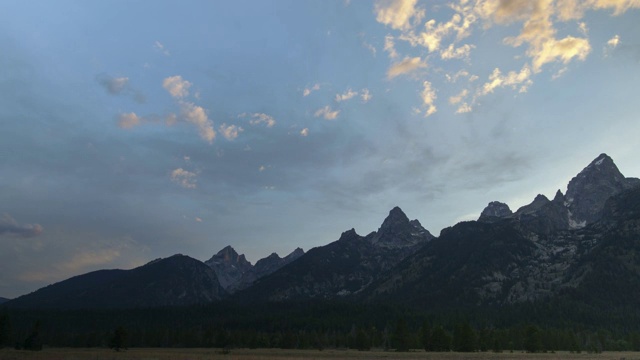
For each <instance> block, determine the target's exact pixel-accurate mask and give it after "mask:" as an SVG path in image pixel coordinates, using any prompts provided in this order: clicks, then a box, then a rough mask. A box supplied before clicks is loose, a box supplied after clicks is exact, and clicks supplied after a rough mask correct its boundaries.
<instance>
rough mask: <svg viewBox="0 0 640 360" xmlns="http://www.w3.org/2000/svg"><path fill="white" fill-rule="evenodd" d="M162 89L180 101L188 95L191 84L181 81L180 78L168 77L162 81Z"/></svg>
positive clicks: (177, 76)
mask: <svg viewBox="0 0 640 360" xmlns="http://www.w3.org/2000/svg"><path fill="white" fill-rule="evenodd" d="M162 87H164V88H165V90H167V91H168V92H169V94H171V96H173V97H174V98H176V99H182V98H184V97H186V96H188V95H189V88H190V87H191V83H190V82H188V81H186V80H183V79H182V76H180V75H176V76H170V77H168V78H166V79H164V81H162Z"/></svg>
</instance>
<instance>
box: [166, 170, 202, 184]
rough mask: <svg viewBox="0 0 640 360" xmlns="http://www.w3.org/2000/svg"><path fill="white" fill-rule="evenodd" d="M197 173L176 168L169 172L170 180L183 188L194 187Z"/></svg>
mask: <svg viewBox="0 0 640 360" xmlns="http://www.w3.org/2000/svg"><path fill="white" fill-rule="evenodd" d="M197 176H198V175H197V174H196V173H193V172H191V171H187V170H184V169H183V168H177V169H175V170H173V171H172V172H171V181H173V182H174V183H176V184H178V185H180V186H182V187H183V188H185V189H195V188H196V182H197V179H196V177H197Z"/></svg>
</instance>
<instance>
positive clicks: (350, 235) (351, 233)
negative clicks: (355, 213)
mask: <svg viewBox="0 0 640 360" xmlns="http://www.w3.org/2000/svg"><path fill="white" fill-rule="evenodd" d="M359 238H361V236H360V235H358V233H357V232H356V229H353V228H352V229H351V230H347V231H345V232H343V233H342V234H341V235H340V238H339V239H338V241H347V240H354V239H359Z"/></svg>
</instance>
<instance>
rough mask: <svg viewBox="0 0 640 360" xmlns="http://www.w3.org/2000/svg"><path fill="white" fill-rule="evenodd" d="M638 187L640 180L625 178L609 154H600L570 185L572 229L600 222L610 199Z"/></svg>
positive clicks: (566, 197)
mask: <svg viewBox="0 0 640 360" xmlns="http://www.w3.org/2000/svg"><path fill="white" fill-rule="evenodd" d="M638 185H640V179H636V178H625V177H624V175H622V173H620V171H619V170H618V167H617V166H616V164H615V163H614V162H613V160H612V159H611V158H610V157H609V156H608V155H607V154H600V156H598V157H597V158H596V159H595V160H593V161H592V162H591V163H590V164H589V165H588V166H587V167H586V168H584V170H582V171H581V172H580V173H579V174H578V175H576V176H575V177H574V178H573V179H571V181H570V182H569V186H568V187H567V194H566V196H565V199H564V200H565V206H566V207H567V209H568V210H569V222H570V224H571V226H572V227H574V228H578V227H584V226H585V225H587V224H589V223H592V222H594V221H596V220H598V219H599V218H600V216H601V212H602V208H603V206H604V203H605V201H607V199H609V198H610V197H611V196H613V195H615V194H618V193H620V192H621V191H623V190H628V189H631V188H633V187H635V186H638Z"/></svg>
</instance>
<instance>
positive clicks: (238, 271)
mask: <svg viewBox="0 0 640 360" xmlns="http://www.w3.org/2000/svg"><path fill="white" fill-rule="evenodd" d="M204 263H205V264H207V265H208V266H209V267H211V268H212V269H213V271H215V272H216V275H217V276H218V279H219V280H220V285H222V287H223V288H224V289H225V290H227V291H229V292H233V291H234V290H235V288H236V287H237V285H238V284H239V283H240V281H241V280H242V276H243V274H244V273H246V272H247V271H249V270H250V269H251V268H252V267H253V266H252V265H251V263H250V262H249V261H247V259H246V258H245V256H244V255H238V253H237V252H236V251H235V250H234V248H232V247H231V246H227V247H225V248H224V249H222V250H220V251H219V252H218V253H217V254H215V255H213V256H212V257H211V259H209V260H207V261H205V262H204Z"/></svg>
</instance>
